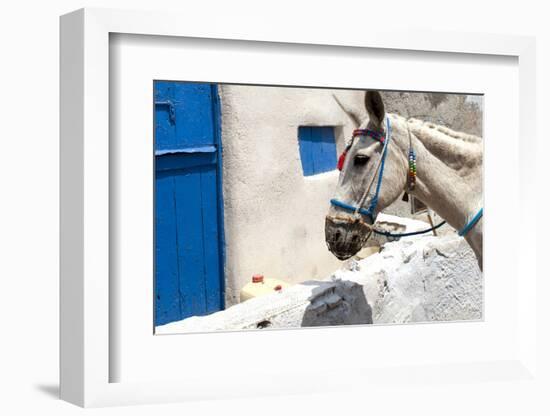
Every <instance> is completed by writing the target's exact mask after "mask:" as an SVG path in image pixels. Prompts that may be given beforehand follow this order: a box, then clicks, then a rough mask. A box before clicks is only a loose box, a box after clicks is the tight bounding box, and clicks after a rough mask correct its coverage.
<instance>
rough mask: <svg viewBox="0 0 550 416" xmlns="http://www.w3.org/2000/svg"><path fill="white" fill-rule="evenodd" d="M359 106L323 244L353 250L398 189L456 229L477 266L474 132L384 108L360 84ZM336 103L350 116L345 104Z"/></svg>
mask: <svg viewBox="0 0 550 416" xmlns="http://www.w3.org/2000/svg"><path fill="white" fill-rule="evenodd" d="M365 107H366V110H367V114H368V119H367V120H365V121H363V122H362V123H360V125H359V126H358V127H359V129H357V130H355V131H354V134H353V139H352V141H351V143H350V144H348V146H347V148H346V151H345V152H344V153H343V155H342V156H340V159H339V169H340V170H341V173H340V177H339V180H338V185H337V188H336V193H335V196H334V198H333V199H332V200H331V206H330V209H329V212H328V215H327V216H326V220H325V239H326V242H327V245H328V248H329V250H330V251H331V252H332V253H333V254H334V255H335V256H336V257H337V258H338V259H340V260H345V259H348V258H350V257H351V256H353V255H354V254H356V253H357V252H358V251H359V250H360V249H361V248H362V247H363V245H364V243H365V242H366V240H367V239H368V237H369V236H370V234H371V232H372V230H373V224H374V223H375V221H376V216H377V215H378V213H379V212H381V211H382V210H383V209H384V208H386V207H387V206H389V205H390V204H391V203H392V202H394V201H395V200H396V199H397V198H399V196H400V195H401V194H402V193H403V192H404V191H405V192H407V193H409V194H410V195H412V196H414V197H416V198H418V199H420V200H421V201H423V202H424V203H426V204H427V205H428V206H429V207H430V208H431V209H433V210H434V211H435V212H437V213H438V214H439V215H440V216H441V217H442V218H443V219H445V220H446V221H447V223H449V224H450V225H451V226H452V227H454V228H455V229H456V230H458V231H459V234H460V235H463V236H464V238H465V239H466V241H467V242H468V244H469V245H470V247H471V248H472V249H473V251H474V253H475V255H476V257H477V261H478V264H479V267H480V269H482V240H483V219H482V212H483V210H482V163H483V158H482V154H483V143H482V140H481V138H479V137H477V136H473V135H469V134H465V133H459V132H455V131H453V130H451V129H448V128H446V127H443V126H439V125H436V124H432V123H428V122H423V121H420V120H416V119H405V118H403V117H401V116H398V115H395V114H386V112H385V109H384V103H383V101H382V96H381V95H380V93H379V92H377V91H367V93H366V94H365ZM342 109H343V110H344V111H345V112H346V113H347V114H348V115H349V116H350V117H351V118H352V119H353V120H355V122H356V124H358V121H359V118H358V117H357V115H356V114H354V113H353V111H351V110H346V109H344V108H343V107H342Z"/></svg>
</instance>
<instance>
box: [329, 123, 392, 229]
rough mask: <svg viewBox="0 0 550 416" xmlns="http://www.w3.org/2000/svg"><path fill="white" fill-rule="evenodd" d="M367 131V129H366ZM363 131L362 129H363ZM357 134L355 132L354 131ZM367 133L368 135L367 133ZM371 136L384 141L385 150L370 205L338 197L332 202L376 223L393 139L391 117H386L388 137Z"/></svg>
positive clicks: (331, 201) (381, 141)
mask: <svg viewBox="0 0 550 416" xmlns="http://www.w3.org/2000/svg"><path fill="white" fill-rule="evenodd" d="M359 131H360V130H356V132H359ZM365 131H366V130H365ZM361 132H362V130H361ZM354 134H355V132H354ZM365 135H367V134H366V133H365ZM369 136H371V137H373V138H374V139H375V140H377V141H379V142H380V143H384V150H383V153H382V161H381V162H380V170H379V171H378V182H377V183H376V191H375V193H374V196H373V197H372V199H371V201H370V204H369V207H368V208H367V209H365V208H363V207H354V206H353V205H350V204H346V203H345V202H342V201H339V200H337V199H331V200H330V203H331V204H332V205H334V206H336V207H339V208H342V209H345V210H347V211H351V212H358V213H360V214H362V215H366V216H368V217H369V218H370V219H371V220H372V222H373V223H374V220H375V218H374V210H375V209H376V205H378V195H379V194H380V188H381V187H382V177H383V175H384V166H385V164H386V156H387V154H388V145H389V144H390V139H391V123H390V119H389V118H386V137H385V138H383V137H382V134H381V133H380V135H379V137H374V136H372V135H370V134H369Z"/></svg>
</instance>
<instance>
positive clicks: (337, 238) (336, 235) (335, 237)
mask: <svg viewBox="0 0 550 416" xmlns="http://www.w3.org/2000/svg"><path fill="white" fill-rule="evenodd" d="M341 235H342V234H340V231H336V234H334V239H335V240H336V241H338V240H340V236H341Z"/></svg>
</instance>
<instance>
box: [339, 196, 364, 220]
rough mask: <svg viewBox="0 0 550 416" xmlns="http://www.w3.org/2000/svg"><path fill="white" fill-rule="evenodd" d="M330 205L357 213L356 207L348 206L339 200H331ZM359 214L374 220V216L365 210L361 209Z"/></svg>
mask: <svg viewBox="0 0 550 416" xmlns="http://www.w3.org/2000/svg"><path fill="white" fill-rule="evenodd" d="M330 203H331V204H332V205H334V206H335V207H338V208H342V209H345V210H346V211H350V212H355V210H356V207H354V206H353V205H349V204H346V203H345V202H342V201H338V200H337V199H331V200H330ZM358 212H359V213H360V214H363V215H366V216H368V217H371V219H372V215H371V213H370V212H369V211H368V210H367V209H365V208H359V210H358Z"/></svg>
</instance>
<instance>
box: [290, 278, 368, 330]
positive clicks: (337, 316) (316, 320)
mask: <svg viewBox="0 0 550 416" xmlns="http://www.w3.org/2000/svg"><path fill="white" fill-rule="evenodd" d="M326 283H327V282H320V281H309V282H304V283H302V285H319V287H317V288H315V289H314V290H313V292H312V294H311V296H310V298H309V299H308V300H309V305H308V306H307V307H306V309H305V311H304V315H303V318H302V323H301V326H302V327H308V326H309V327H311V326H335V325H364V324H372V308H371V306H370V305H369V303H368V301H367V298H366V297H365V293H364V292H363V286H361V285H360V284H358V283H355V282H352V281H349V280H341V281H338V282H335V283H337V284H334V285H328V286H327V284H326Z"/></svg>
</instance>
